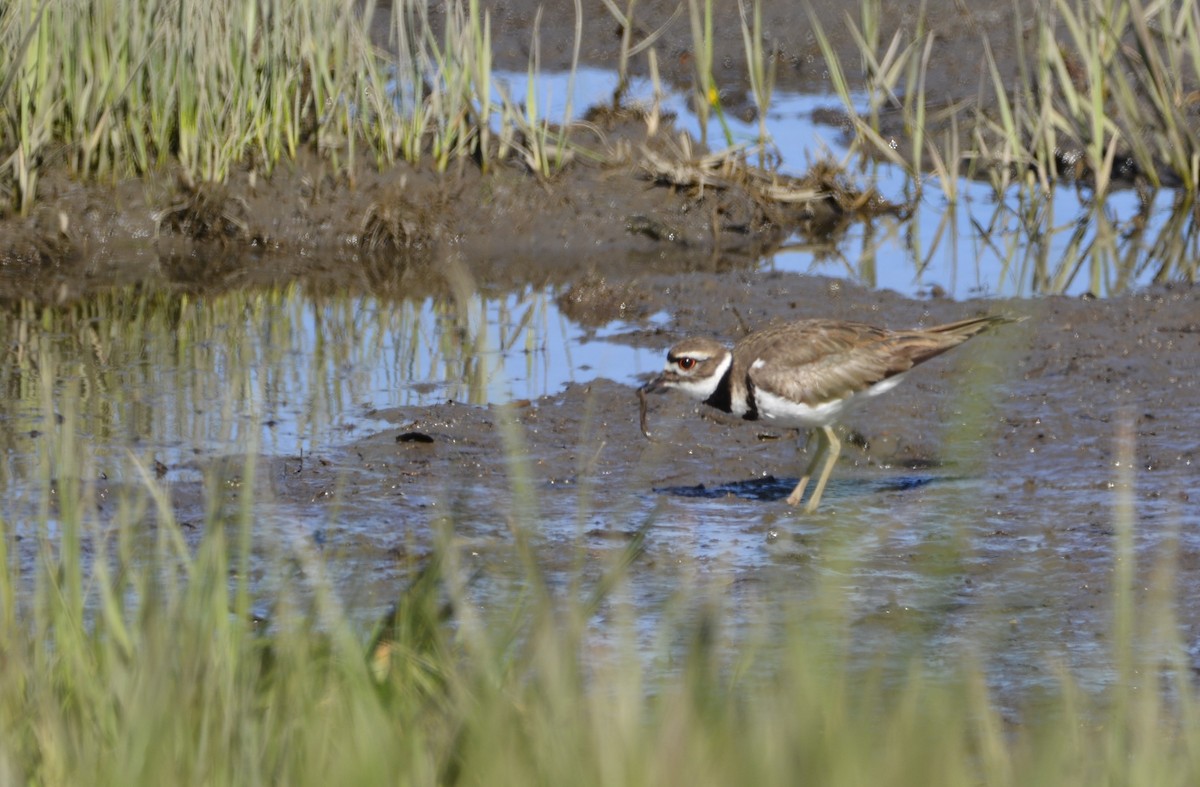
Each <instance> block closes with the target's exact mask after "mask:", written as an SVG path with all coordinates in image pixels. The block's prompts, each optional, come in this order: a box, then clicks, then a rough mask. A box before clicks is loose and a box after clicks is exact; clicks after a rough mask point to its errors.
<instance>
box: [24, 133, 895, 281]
mask: <svg viewBox="0 0 1200 787" xmlns="http://www.w3.org/2000/svg"><path fill="white" fill-rule="evenodd" d="M652 126H653V128H654V133H649V132H650V129H651V127H652ZM591 129H592V131H589V132H582V131H581V132H580V134H581V135H586V136H587V137H588V139H587V140H582V139H581V140H580V144H583V145H585V146H586V147H590V148H592V149H595V150H597V151H599V150H601V149H603V150H604V151H605V157H606V158H605V163H604V164H597V163H594V162H592V161H591V160H589V159H587V158H586V157H584V156H579V157H577V158H576V159H575V160H574V161H573V162H572V163H569V164H567V165H566V167H565V168H564V169H563V170H562V171H561V172H559V173H557V174H556V175H555V176H554V177H552V178H550V179H544V178H540V177H538V176H536V175H534V174H533V173H531V172H529V171H528V170H527V169H526V168H525V167H524V166H522V165H520V164H519V163H516V162H508V163H505V164H500V165H498V166H496V167H495V168H493V169H492V170H491V171H489V172H487V173H484V172H481V171H480V170H479V168H478V167H477V166H476V165H475V164H474V163H473V162H470V161H467V160H460V161H458V162H456V164H455V165H454V166H453V167H452V168H451V170H450V171H448V172H446V173H437V172H434V171H432V169H431V168H430V167H428V166H412V165H408V164H404V163H398V164H396V165H395V166H394V167H392V168H390V169H386V170H383V171H379V170H376V169H375V168H373V167H368V166H365V165H364V166H360V167H357V168H355V169H354V171H353V172H354V174H353V175H352V176H351V175H347V174H343V175H341V176H337V177H335V176H334V175H332V174H330V168H329V166H328V164H327V163H325V162H322V161H319V160H316V159H315V158H313V157H310V156H304V157H302V159H301V160H300V161H297V162H293V163H291V164H285V165H282V166H280V167H279V169H278V170H277V171H276V172H275V173H274V174H272V175H271V176H270V177H269V178H262V177H257V176H255V175H254V173H252V172H241V173H238V174H236V175H235V176H234V177H232V178H231V179H230V181H229V182H228V183H225V184H220V185H215V184H200V185H197V184H192V183H188V182H184V181H183V180H180V179H176V178H172V177H166V176H164V177H163V178H160V179H157V180H150V181H145V182H142V181H131V182H124V183H120V184H117V185H116V186H106V185H103V184H95V183H81V182H79V181H77V180H74V179H71V178H69V177H66V176H65V175H64V174H62V173H57V174H55V173H51V175H50V176H49V177H47V178H45V180H44V182H43V183H42V185H41V190H40V192H39V193H40V195H41V199H40V200H39V203H38V205H37V207H36V208H35V209H34V210H33V212H32V214H31V215H30V216H29V217H20V216H13V215H10V216H7V217H5V218H0V271H2V273H3V275H2V276H0V300H14V299H19V298H30V299H33V300H36V301H39V302H50V303H55V302H63V301H67V300H72V299H74V298H77V297H81V296H84V295H86V294H88V293H89V292H94V291H96V290H98V289H106V288H111V287H119V286H122V285H125V284H131V283H139V284H145V285H147V286H150V287H163V286H166V287H171V288H175V289H183V290H187V291H198V292H220V291H224V290H226V289H230V288H237V287H253V286H274V285H280V284H284V283H287V282H290V281H293V280H299V281H302V282H304V283H306V285H308V286H311V287H313V288H314V289H316V290H317V291H320V290H323V289H326V288H327V287H328V286H335V287H340V288H349V289H359V290H370V291H372V292H378V293H381V294H382V293H386V292H392V293H393V294H396V295H401V296H405V297H412V296H414V295H416V294H418V293H419V292H420V291H422V290H421V288H422V287H426V286H429V284H428V283H429V282H431V281H434V280H441V279H443V278H444V277H442V276H441V275H440V274H441V272H442V265H443V262H444V261H446V260H450V261H451V262H452V263H454V264H455V265H457V266H458V267H459V268H460V269H461V271H462V272H463V273H464V274H465V275H466V276H468V277H469V278H470V279H471V281H472V285H473V286H477V287H483V288H509V287H513V286H518V285H522V284H527V283H530V282H543V283H544V282H564V281H571V280H574V279H577V278H579V277H581V276H584V275H586V274H589V273H600V274H606V275H612V274H615V275H624V274H632V273H634V272H638V271H646V270H660V271H664V272H666V271H675V272H679V271H689V270H719V269H722V268H724V267H728V266H730V265H740V266H743V267H748V266H750V265H753V264H754V262H755V261H756V260H757V259H758V258H759V257H760V256H761V255H762V254H763V253H765V252H766V251H768V250H770V249H772V248H774V247H775V246H777V245H778V244H779V243H780V242H781V241H782V240H783V239H784V238H785V237H787V236H788V235H789V234H791V233H794V232H801V233H804V234H806V235H807V236H809V237H811V238H813V239H814V240H815V241H816V242H821V241H822V239H825V240H827V241H830V242H832V241H833V240H834V239H836V237H837V236H838V234H839V233H841V232H843V231H844V230H845V228H846V226H847V225H848V224H849V223H850V222H851V221H852V220H860V219H862V218H864V217H867V216H870V215H877V214H879V213H881V212H893V211H895V210H897V208H895V207H893V206H890V205H887V204H886V203H884V202H882V201H881V200H878V199H874V198H872V197H871V195H870V194H869V193H867V194H866V195H865V196H864V194H863V193H861V192H859V191H857V190H856V189H855V188H854V187H853V186H852V185H850V184H849V183H848V182H847V181H845V180H844V179H843V178H842V177H841V175H840V173H838V172H836V171H835V170H832V169H828V168H823V167H815V168H814V169H813V171H812V174H811V175H810V176H809V177H806V178H799V179H795V178H786V177H783V176H778V177H776V176H771V175H767V174H766V173H763V172H762V171H761V170H757V169H756V168H755V167H754V166H753V165H752V164H750V163H749V162H747V161H746V160H745V159H744V158H743V157H741V156H739V155H736V154H734V155H729V156H722V157H717V158H716V159H715V160H713V161H711V162H708V163H706V164H704V165H701V164H698V163H696V161H695V159H693V158H689V157H688V156H687V155H685V153H684V151H683V149H681V147H680V144H679V132H676V131H674V130H673V128H672V126H671V123H670V121H669V119H663V120H659V121H649V120H648V119H647V118H645V117H644V116H642V115H640V114H638V113H630V114H627V115H623V114H618V115H616V116H611V115H608V116H597V117H594V118H593V120H592V123H591ZM764 177H765V178H766V180H765V181H764V180H762V178H764ZM760 182H761V183H762V185H759V184H760ZM767 185H769V186H771V187H772V188H775V189H783V190H785V191H786V190H791V191H795V192H798V193H806V194H812V195H813V196H812V197H811V198H803V199H799V200H788V199H785V200H778V199H774V198H767V197H764V195H763V193H762V188H763V186H767ZM430 270H434V271H437V272H438V275H437V276H432V277H431V276H429V275H428V273H429V271H430ZM441 284H442V286H444V285H445V282H444V281H442V282H441ZM434 286H436V285H434Z"/></svg>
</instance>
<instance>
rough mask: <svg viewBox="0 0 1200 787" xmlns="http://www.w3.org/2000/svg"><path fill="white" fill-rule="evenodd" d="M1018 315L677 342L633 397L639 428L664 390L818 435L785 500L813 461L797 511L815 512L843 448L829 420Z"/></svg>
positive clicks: (779, 329) (813, 327)
mask: <svg viewBox="0 0 1200 787" xmlns="http://www.w3.org/2000/svg"><path fill="white" fill-rule="evenodd" d="M1019 319H1023V318H1016V319H1014V318H1012V317H1003V316H998V315H995V316H988V317H973V318H971V319H969V320H961V321H959V322H952V323H947V324H945V325H936V326H934V327H932V328H913V329H911V330H907V331H889V330H887V329H885V328H875V327H873V326H870V325H864V324H862V323H857V322H841V321H839V320H802V321H800V322H793V323H789V324H786V325H778V326H774V327H771V328H765V329H763V330H761V331H756V332H754V333H751V334H750V335H749V336H747V337H746V338H744V339H742V340H741V341H739V342H738V343H737V344H735V345H734V346H733V349H732V350H731V349H729V348H727V347H726V346H724V345H723V344H721V343H720V342H716V341H714V340H712V339H703V338H693V339H685V340H683V341H681V342H679V343H678V344H676V345H675V346H674V347H672V348H671V349H670V350H669V351H668V352H667V363H666V366H665V368H664V369H663V372H662V374H660V375H659V376H658V377H656V378H654V379H653V380H651V381H650V382H648V383H647V384H646V385H644V386H642V388H641V389H639V391H638V396H639V399H640V401H641V426H642V432H643V433H644V434H645V435H646V436H647V437H649V436H650V433H649V431H648V430H647V428H646V394H648V393H653V392H656V391H665V390H668V389H671V388H675V389H677V390H680V391H683V392H684V393H686V394H688V395H689V396H691V397H692V398H694V399H699V400H701V401H703V402H704V403H705V404H707V405H710V406H712V407H715V408H716V409H718V410H721V411H723V412H726V413H732V414H733V415H735V416H739V417H741V418H743V419H745V420H747V421H762V422H764V423H766V424H770V425H773V426H779V427H785V428H803V429H805V430H808V432H809V434H810V435H811V432H812V430H814V429H815V430H817V446H816V450H815V451H814V452H813V455H812V459H810V460H809V462H808V467H807V468H806V469H805V471H804V475H803V476H801V477H800V482H799V483H797V484H796V488H795V489H793V490H792V493H791V494H790V495H788V498H787V502H788V503H789V504H790V505H793V506H794V505H798V504H799V503H800V499H801V498H802V497H803V495H804V490H805V489H806V488H807V487H808V482H809V480H811V478H812V474H813V471H814V470H816V468H817V462H818V460H819V459H820V458H821V457H822V456H825V464H824V466H822V468H821V475H820V477H819V478H818V479H817V486H816V488H815V489H814V490H813V493H812V496H811V497H810V498H809V499H808V504H807V505H806V506H805V511H807V512H809V513H811V512H813V511H816V510H817V505H818V504H819V503H820V502H821V494H822V493H823V492H824V491H825V483H826V482H827V481H828V480H829V474H830V473H831V472H833V465H834V463H835V462H836V461H837V458H838V454H839V453H840V452H841V449H842V444H841V441H840V440H838V438H837V435H836V434H834V431H833V424H834V423H836V422H837V420H838V418H839V417H841V415H842V414H843V413H845V412H846V411H847V410H849V409H850V408H851V407H854V406H855V405H857V404H859V403H861V402H863V401H865V400H867V399H870V398H871V397H873V396H877V395H879V394H881V393H886V392H887V391H890V390H891V389H893V388H895V387H896V385H898V384H899V383H900V380H901V379H902V378H903V377H904V375H905V373H906V372H908V370H909V369H911V368H913V367H914V366H916V365H917V364H919V363H923V362H924V361H928V360H929V359H930V358H933V357H934V356H937V355H941V354H942V353H944V352H946V351H947V350H949V349H951V348H952V347H957V346H958V345H960V344H962V343H963V342H965V341H966V340H967V339H970V338H971V337H973V336H977V335H978V334H980V333H982V332H984V331H986V330H988V329H989V328H993V327H995V326H997V325H1002V324H1004V323H1009V322H1017V321H1018V320H1019Z"/></svg>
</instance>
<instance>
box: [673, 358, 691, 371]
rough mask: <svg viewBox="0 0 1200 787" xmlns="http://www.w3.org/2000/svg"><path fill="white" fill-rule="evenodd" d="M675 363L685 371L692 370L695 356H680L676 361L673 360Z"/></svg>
mask: <svg viewBox="0 0 1200 787" xmlns="http://www.w3.org/2000/svg"><path fill="white" fill-rule="evenodd" d="M675 365H676V366H678V367H679V368H680V369H683V370H684V371H685V372H690V371H691V370H692V367H694V366H695V365H696V359H695V358H687V357H684V358H680V359H679V360H678V361H676V362H675Z"/></svg>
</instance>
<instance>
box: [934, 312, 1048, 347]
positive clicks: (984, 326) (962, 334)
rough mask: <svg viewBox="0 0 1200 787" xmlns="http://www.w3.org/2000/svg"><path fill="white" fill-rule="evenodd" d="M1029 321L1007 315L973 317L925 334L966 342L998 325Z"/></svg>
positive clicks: (939, 326) (938, 327)
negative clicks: (953, 337) (955, 338)
mask: <svg viewBox="0 0 1200 787" xmlns="http://www.w3.org/2000/svg"><path fill="white" fill-rule="evenodd" d="M1028 319H1029V318H1028V317H1010V316H1008V315H1006V314H989V315H987V316H984V317H971V318H970V319H966V320H959V321H958V322H948V323H946V324H945V325H935V326H933V327H932V328H926V329H925V333H941V334H946V335H948V336H956V337H959V338H960V339H961V341H964V342H965V341H966V340H967V339H970V338H971V337H972V336H977V335H979V334H981V333H983V332H984V331H989V330H991V329H992V328H995V327H996V326H998V325H1006V324H1008V323H1013V322H1024V321H1025V320H1028Z"/></svg>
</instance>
